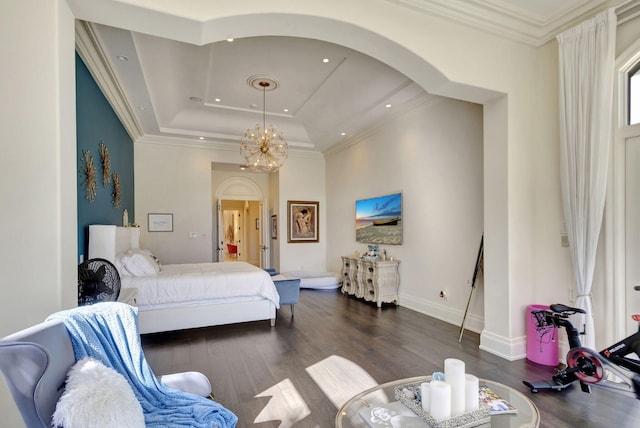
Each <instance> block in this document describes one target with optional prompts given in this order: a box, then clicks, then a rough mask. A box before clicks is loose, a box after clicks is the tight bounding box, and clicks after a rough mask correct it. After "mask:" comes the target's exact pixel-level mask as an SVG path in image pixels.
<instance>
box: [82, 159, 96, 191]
mask: <svg viewBox="0 0 640 428" xmlns="http://www.w3.org/2000/svg"><path fill="white" fill-rule="evenodd" d="M82 174H83V175H84V180H83V181H84V185H85V187H86V190H85V197H86V198H87V199H88V200H89V202H91V203H93V201H94V199H95V198H96V187H97V185H96V166H95V165H94V163H93V156H91V153H90V152H89V151H88V150H83V151H82Z"/></svg>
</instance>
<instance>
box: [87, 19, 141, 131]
mask: <svg viewBox="0 0 640 428" xmlns="http://www.w3.org/2000/svg"><path fill="white" fill-rule="evenodd" d="M75 31H76V51H77V52H78V55H80V58H82V60H83V61H84V63H85V65H86V66H87V68H88V69H89V72H90V73H91V76H93V79H94V80H95V81H96V83H97V84H98V86H99V87H100V89H101V90H102V93H103V94H104V96H105V98H106V99H107V101H109V104H111V107H112V108H113V110H114V112H115V113H116V115H117V116H118V118H119V119H120V121H121V122H122V126H124V128H125V130H126V131H127V133H128V134H129V137H131V139H132V140H133V141H136V140H137V139H139V138H140V137H142V135H143V134H144V133H143V130H142V126H140V123H139V122H138V119H137V118H136V115H135V114H134V113H133V110H132V109H131V104H130V103H129V101H128V99H127V96H126V93H125V91H124V89H123V88H122V86H120V84H119V83H118V79H117V78H116V75H115V72H114V71H113V67H112V66H111V63H110V62H109V60H108V58H107V55H106V54H105V52H104V50H103V49H102V46H101V44H100V42H99V39H98V35H97V34H96V32H95V29H94V28H93V26H92V25H91V24H90V23H88V22H85V21H79V20H76V28H75Z"/></svg>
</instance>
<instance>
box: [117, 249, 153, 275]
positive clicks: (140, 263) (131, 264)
mask: <svg viewBox="0 0 640 428" xmlns="http://www.w3.org/2000/svg"><path fill="white" fill-rule="evenodd" d="M122 262H123V263H124V268H125V269H126V270H127V272H129V273H130V274H131V275H132V276H148V275H156V274H157V273H158V272H160V266H158V264H157V263H156V262H155V261H154V260H153V259H152V258H151V257H150V256H148V255H147V254H145V253H144V252H143V250H139V249H136V250H130V251H129V252H128V253H127V254H126V257H125V258H123V259H122Z"/></svg>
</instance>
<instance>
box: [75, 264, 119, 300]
mask: <svg viewBox="0 0 640 428" xmlns="http://www.w3.org/2000/svg"><path fill="white" fill-rule="evenodd" d="M119 295H120V275H119V274H118V270H117V269H116V267H115V266H114V265H113V263H111V262H110V261H109V260H105V259H89V260H85V261H84V262H82V263H80V264H79V265H78V306H84V305H91V304H93V303H98V302H115V301H116V300H118V296H119Z"/></svg>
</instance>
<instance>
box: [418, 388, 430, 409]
mask: <svg viewBox="0 0 640 428" xmlns="http://www.w3.org/2000/svg"><path fill="white" fill-rule="evenodd" d="M430 390H431V384H430V383H429V382H423V383H421V384H420V397H421V398H420V400H421V401H422V410H425V411H427V412H431V410H430V407H429V405H430V404H431V394H430Z"/></svg>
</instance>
